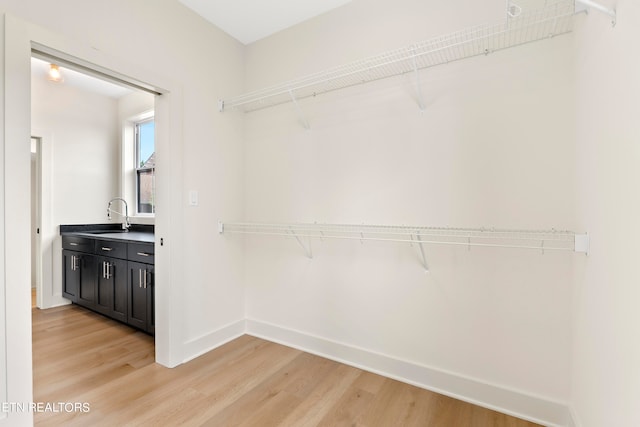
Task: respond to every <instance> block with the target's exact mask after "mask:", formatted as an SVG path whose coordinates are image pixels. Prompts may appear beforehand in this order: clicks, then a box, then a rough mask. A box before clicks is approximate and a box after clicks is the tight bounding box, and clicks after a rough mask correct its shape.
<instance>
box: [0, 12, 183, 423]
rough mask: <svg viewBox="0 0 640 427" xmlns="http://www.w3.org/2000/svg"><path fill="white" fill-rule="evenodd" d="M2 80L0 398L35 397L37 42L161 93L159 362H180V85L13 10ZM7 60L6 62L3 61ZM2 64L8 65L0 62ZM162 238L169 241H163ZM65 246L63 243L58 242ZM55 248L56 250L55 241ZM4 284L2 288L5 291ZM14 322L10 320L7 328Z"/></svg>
mask: <svg viewBox="0 0 640 427" xmlns="http://www.w3.org/2000/svg"><path fill="white" fill-rule="evenodd" d="M2 27H3V28H2V29H3V30H4V31H2V32H1V33H0V37H3V40H2V42H3V45H4V52H3V57H2V58H0V59H1V61H2V62H4V76H3V77H4V79H3V81H2V85H3V86H2V88H1V90H0V93H2V95H3V96H4V106H11V107H10V108H7V107H1V108H0V113H1V114H2V117H1V118H0V119H3V120H4V133H3V134H2V136H1V138H2V139H3V140H0V143H3V145H4V153H3V154H0V162H2V164H3V167H4V175H3V176H2V177H0V184H1V185H0V208H2V210H3V211H4V221H0V222H1V223H0V242H2V245H1V247H0V255H3V256H0V280H2V281H3V282H4V283H2V285H0V286H2V287H3V288H4V293H2V292H0V294H4V300H3V299H0V306H2V305H3V306H4V307H0V308H4V309H5V316H4V319H3V321H0V329H2V330H3V331H2V332H4V335H5V341H4V342H3V343H0V347H2V346H3V345H4V348H0V350H4V351H0V354H2V353H4V358H3V356H0V379H5V384H6V387H5V388H2V387H0V398H2V401H6V402H30V401H32V399H33V386H32V377H33V375H32V354H31V292H30V289H31V285H30V283H29V278H30V268H31V267H30V259H31V257H30V240H31V236H30V214H29V212H30V178H29V171H30V168H29V167H25V166H26V165H29V164H30V149H29V141H30V137H31V126H30V123H31V99H30V96H31V79H30V75H31V73H30V61H31V55H32V49H33V48H34V47H37V48H38V49H39V50H42V49H43V48H44V49H46V50H48V51H49V52H50V53H52V54H56V55H61V56H63V57H64V58H65V59H67V60H69V61H71V62H75V63H77V64H80V65H82V66H85V67H88V68H89V69H94V70H97V71H99V72H101V73H107V74H108V75H113V76H117V77H118V78H120V79H122V78H125V79H130V80H131V81H132V82H137V83H140V82H144V83H142V84H145V83H147V84H149V85H150V86H151V87H153V88H155V89H156V90H157V92H158V93H160V94H161V95H159V96H157V97H156V103H155V104H156V105H155V110H156V113H155V114H156V121H157V128H156V139H157V141H156V149H157V151H158V152H159V153H162V154H163V155H162V156H158V157H159V158H158V164H157V170H158V179H157V183H156V184H157V187H156V188H157V206H158V212H157V214H156V219H155V229H156V250H155V253H156V263H157V267H156V269H155V270H156V336H155V337H156V361H157V362H158V363H160V364H162V365H164V366H167V367H174V366H177V365H179V364H180V363H182V361H183V354H182V346H183V340H182V327H181V326H182V321H181V319H182V317H183V316H182V313H183V312H184V308H183V305H182V298H181V295H180V289H179V287H178V286H177V285H174V284H176V283H180V282H181V279H182V275H183V271H184V268H183V256H182V254H183V253H184V250H183V240H182V235H183V233H182V224H183V221H182V220H183V211H182V200H183V166H182V157H183V154H182V153H183V148H182V147H183V140H182V120H183V103H182V98H183V95H182V90H181V85H180V84H178V83H177V82H175V81H173V80H172V79H171V78H169V77H166V76H162V75H159V74H158V72H157V71H156V70H149V69H146V68H144V67H143V66H141V65H139V64H138V65H135V64H131V63H129V62H128V61H126V59H124V58H118V57H114V56H108V55H104V54H102V53H101V52H99V51H97V50H96V49H92V48H91V47H90V46H87V45H83V44H80V43H78V42H77V41H75V40H72V39H70V38H67V37H64V36H61V35H59V34H55V33H52V32H50V31H49V30H45V29H43V28H42V27H39V26H36V25H33V24H30V23H28V22H26V21H23V20H21V19H19V18H16V17H14V16H11V15H4V19H3V22H2ZM0 65H1V64H0ZM0 71H2V69H1V68H0ZM160 241H162V242H163V244H160V243H159V242H160ZM59 249H61V248H59ZM52 250H53V251H55V250H56V248H55V247H54V248H53V249H52ZM1 290H2V289H0V291H1ZM9 325H10V327H9ZM32 422H33V414H32V413H30V412H29V411H25V412H20V411H16V412H9V413H0V426H4V425H12V426H20V425H31V424H32Z"/></svg>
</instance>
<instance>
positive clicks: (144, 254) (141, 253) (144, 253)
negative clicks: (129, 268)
mask: <svg viewBox="0 0 640 427" xmlns="http://www.w3.org/2000/svg"><path fill="white" fill-rule="evenodd" d="M138 255H140V256H151V254H148V253H146V252H138Z"/></svg>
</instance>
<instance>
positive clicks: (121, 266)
mask: <svg viewBox="0 0 640 427" xmlns="http://www.w3.org/2000/svg"><path fill="white" fill-rule="evenodd" d="M96 264H97V270H98V277H97V281H96V311H97V312H99V313H102V314H104V315H105V316H109V317H111V318H113V319H116V320H119V321H121V322H125V323H126V322H127V261H126V260H124V259H117V258H110V257H103V256H101V257H98V258H97V263H96Z"/></svg>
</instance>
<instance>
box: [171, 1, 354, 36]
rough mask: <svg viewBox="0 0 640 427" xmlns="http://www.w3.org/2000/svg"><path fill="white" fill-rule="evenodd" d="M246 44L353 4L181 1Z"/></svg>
mask: <svg viewBox="0 0 640 427" xmlns="http://www.w3.org/2000/svg"><path fill="white" fill-rule="evenodd" d="M179 1H180V3H182V4H184V5H185V6H187V7H188V8H190V9H192V10H193V11H194V12H196V13H197V14H198V15H200V16H202V17H203V18H205V19H206V20H207V21H209V22H211V23H212V24H214V25H215V26H217V27H218V28H220V29H222V30H223V31H225V32H226V33H227V34H229V35H231V36H232V37H233V38H235V39H236V40H239V41H240V42H242V43H244V44H249V43H253V42H254V41H257V40H260V39H262V38H264V37H267V36H269V35H271V34H274V33H277V32H278V31H281V30H284V29H285V28H288V27H291V26H293V25H295V24H298V23H300V22H303V21H306V20H308V19H310V18H313V17H314V16H318V15H321V14H323V13H325V12H327V11H329V10H331V9H335V8H336V7H339V6H343V5H345V4H347V3H349V2H351V0H179Z"/></svg>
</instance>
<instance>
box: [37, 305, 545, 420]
mask: <svg viewBox="0 0 640 427" xmlns="http://www.w3.org/2000/svg"><path fill="white" fill-rule="evenodd" d="M153 358H154V344H153V338H152V337H150V336H148V335H145V334H143V333H140V332H137V331H136V330H134V329H131V328H129V327H128V326H126V325H122V324H120V323H118V322H115V321H111V320H109V319H106V318H104V317H102V316H100V315H98V314H95V313H92V312H89V311H87V310H84V309H82V308H79V307H77V306H65V307H58V308H54V309H50V310H39V309H37V308H34V309H33V361H34V371H33V372H34V401H36V402H44V403H46V402H79V403H83V402H87V403H89V404H90V411H89V412H88V413H81V412H64V411H63V412H46V413H36V414H35V424H36V426H38V427H48V426H65V427H67V426H72V427H73V426H185V427H191V426H193V427H198V426H214V427H228V426H239V427H271V426H273V427H275V426H278V427H316V426H332V427H334V426H350V427H354V426H356V427H377V426H381V427H386V426H402V427H412V426H415V427H418V426H419V427H425V426H426V427H440V426H442V427H451V426H456V427H458V426H460V427H466V426H469V427H485V426H486V427H532V426H535V424H532V423H529V422H526V421H523V420H519V419H517V418H513V417H510V416H507V415H504V414H500V413H498V412H494V411H490V410H488V409H485V408H481V407H478V406H474V405H471V404H468V403H465V402H461V401H458V400H455V399H452V398H449V397H446V396H442V395H439V394H436V393H433V392H430V391H427V390H424V389H420V388H418V387H414V386H410V385H408V384H403V383H401V382H398V381H395V380H392V379H389V378H385V377H382V376H380V375H376V374H373V373H370V372H366V371H363V370H361V369H357V368H354V367H350V366H347V365H344V364H341V363H338V362H334V361H331V360H328V359H325V358H322V357H318V356H315V355H312V354H309V353H304V352H302V351H300V350H296V349H293V348H290V347H286V346H283V345H279V344H276V343H272V342H268V341H265V340H262V339H259V338H255V337H251V336H247V335H245V336H241V337H239V338H237V339H235V340H233V341H231V342H229V343H227V344H225V345H224V346H221V347H219V348H217V349H215V350H213V351H211V352H208V353H206V354H204V355H202V356H200V357H198V358H196V359H194V360H192V361H190V362H188V363H185V364H183V365H180V366H178V367H176V368H174V369H167V368H164V367H163V366H160V365H158V364H156V363H154V360H153Z"/></svg>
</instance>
